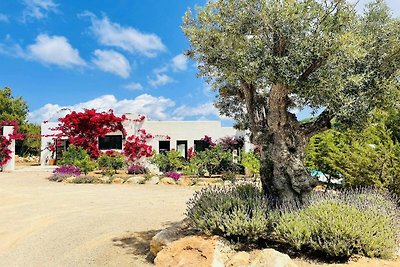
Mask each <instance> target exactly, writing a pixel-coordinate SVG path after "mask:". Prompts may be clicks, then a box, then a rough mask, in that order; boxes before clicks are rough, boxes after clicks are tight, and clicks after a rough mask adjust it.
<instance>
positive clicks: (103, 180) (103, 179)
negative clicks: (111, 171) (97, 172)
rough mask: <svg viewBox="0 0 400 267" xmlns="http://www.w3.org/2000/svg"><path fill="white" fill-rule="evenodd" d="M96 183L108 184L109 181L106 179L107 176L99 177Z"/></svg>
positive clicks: (108, 178)
mask: <svg viewBox="0 0 400 267" xmlns="http://www.w3.org/2000/svg"><path fill="white" fill-rule="evenodd" d="M97 181H98V182H99V183H100V184H109V183H110V182H111V181H110V177H107V176H105V177H99V178H97Z"/></svg>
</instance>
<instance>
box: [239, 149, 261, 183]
mask: <svg viewBox="0 0 400 267" xmlns="http://www.w3.org/2000/svg"><path fill="white" fill-rule="evenodd" d="M241 156H242V160H241V163H242V165H243V167H245V168H246V169H247V170H248V171H249V173H250V175H251V176H252V177H253V176H256V175H259V174H260V157H259V155H257V154H255V153H254V152H245V151H242V155H241Z"/></svg>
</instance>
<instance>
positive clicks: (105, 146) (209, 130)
mask: <svg viewBox="0 0 400 267" xmlns="http://www.w3.org/2000/svg"><path fill="white" fill-rule="evenodd" d="M126 116H127V117H128V120H126V121H124V123H123V124H124V128H125V130H126V133H127V136H131V135H137V133H138V130H139V129H145V130H146V132H148V133H150V134H151V135H153V138H152V139H149V141H148V144H149V145H151V146H152V147H153V149H154V150H155V151H156V152H157V153H162V152H164V151H169V150H177V151H179V152H180V153H181V155H182V157H187V151H188V149H189V148H193V149H194V150H195V151H196V150H197V151H198V150H202V149H203V146H204V144H203V141H202V140H201V139H202V138H204V136H205V135H207V136H209V137H211V138H212V139H213V140H219V139H220V138H222V137H225V136H235V137H241V138H243V139H244V140H245V144H244V149H245V150H249V149H250V148H251V144H250V143H249V142H248V141H247V137H246V136H245V133H244V132H242V131H238V130H236V129H234V128H233V127H223V126H222V125H221V122H220V121H151V120H148V119H147V118H145V119H144V120H143V121H141V122H136V121H134V119H135V118H137V116H131V115H129V114H128V115H126ZM57 125H58V123H57V122H48V123H43V124H42V126H41V130H42V142H41V151H42V152H41V156H40V161H41V164H42V165H46V164H48V163H49V160H50V159H59V158H60V157H61V155H62V152H63V151H64V150H65V149H66V148H67V147H68V141H67V140H66V138H64V139H62V140H61V143H59V144H56V145H55V148H56V150H55V151H51V150H50V149H49V145H51V144H52V142H53V137H52V136H51V135H54V134H57V132H55V131H54V130H52V129H54V128H55V127H56V126H57ZM124 142H125V137H124V136H123V135H122V133H121V132H114V133H110V134H107V135H106V136H105V137H104V138H99V149H100V150H102V151H107V150H116V151H121V150H122V148H123V146H124Z"/></svg>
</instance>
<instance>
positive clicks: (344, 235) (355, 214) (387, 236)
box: [274, 191, 400, 258]
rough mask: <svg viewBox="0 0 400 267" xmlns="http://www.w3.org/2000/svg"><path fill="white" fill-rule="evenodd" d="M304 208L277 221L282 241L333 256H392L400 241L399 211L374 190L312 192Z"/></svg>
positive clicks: (279, 238) (391, 201)
mask: <svg viewBox="0 0 400 267" xmlns="http://www.w3.org/2000/svg"><path fill="white" fill-rule="evenodd" d="M305 202H306V205H305V207H304V208H302V209H300V210H295V211H286V212H283V213H282V214H281V216H279V217H278V219H277V220H276V222H275V228H274V234H275V237H276V238H278V240H279V241H282V242H285V243H288V244H290V245H291V246H293V247H294V248H296V249H312V250H313V251H320V252H323V253H325V254H326V255H328V256H331V257H350V256H352V255H355V254H358V255H364V256H368V257H380V258H389V257H391V256H392V255H393V253H394V252H395V249H396V247H397V244H398V243H397V242H398V233H399V230H400V229H399V225H398V210H397V206H396V204H395V203H394V202H393V200H392V199H391V198H390V197H389V196H387V195H383V194H380V193H377V192H375V191H358V192H355V191H344V192H342V193H338V194H336V195H330V194H328V195H316V194H314V195H312V196H311V197H310V198H308V199H307V200H306V201H305Z"/></svg>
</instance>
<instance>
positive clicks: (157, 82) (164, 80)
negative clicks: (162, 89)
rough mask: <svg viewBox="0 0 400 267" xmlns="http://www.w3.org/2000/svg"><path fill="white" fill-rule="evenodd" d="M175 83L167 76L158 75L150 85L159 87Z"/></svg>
mask: <svg viewBox="0 0 400 267" xmlns="http://www.w3.org/2000/svg"><path fill="white" fill-rule="evenodd" d="M172 82H174V80H173V79H172V78H171V77H169V76H168V75H166V74H159V73H156V77H155V78H154V79H149V84H150V85H151V86H152V87H159V86H163V85H166V84H169V83H172Z"/></svg>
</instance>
